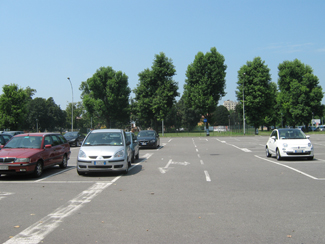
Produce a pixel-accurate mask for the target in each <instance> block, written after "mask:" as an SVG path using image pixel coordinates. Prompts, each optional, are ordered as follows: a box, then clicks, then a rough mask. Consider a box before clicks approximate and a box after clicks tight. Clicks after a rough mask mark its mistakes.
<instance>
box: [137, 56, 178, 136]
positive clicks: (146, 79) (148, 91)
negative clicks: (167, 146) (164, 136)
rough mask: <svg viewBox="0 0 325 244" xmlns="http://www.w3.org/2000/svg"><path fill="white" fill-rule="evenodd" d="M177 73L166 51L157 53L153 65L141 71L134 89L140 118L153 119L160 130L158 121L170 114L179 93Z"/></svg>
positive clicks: (156, 127) (155, 126)
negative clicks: (175, 76)
mask: <svg viewBox="0 0 325 244" xmlns="http://www.w3.org/2000/svg"><path fill="white" fill-rule="evenodd" d="M175 74H176V70H175V66H174V65H173V62H172V60H171V59H168V58H167V57H166V55H165V54H164V53H162V52H161V53H160V54H156V55H155V59H154V62H153V65H152V66H151V70H150V69H145V70H144V71H142V72H140V73H139V81H140V82H139V84H138V85H137V87H136V88H135V89H134V93H135V100H136V104H137V111H138V116H139V118H140V120H146V121H152V123H153V125H154V128H155V130H156V131H158V121H162V120H163V119H165V117H166V116H167V114H168V111H169V110H170V109H171V107H172V106H173V104H174V102H175V97H177V96H178V95H179V94H178V92H177V90H178V84H177V83H176V82H175V81H174V80H173V76H174V75H175Z"/></svg>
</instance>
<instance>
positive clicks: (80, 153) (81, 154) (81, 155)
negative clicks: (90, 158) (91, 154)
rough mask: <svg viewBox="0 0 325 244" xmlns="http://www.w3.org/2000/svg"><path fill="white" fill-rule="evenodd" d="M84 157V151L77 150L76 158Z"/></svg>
mask: <svg viewBox="0 0 325 244" xmlns="http://www.w3.org/2000/svg"><path fill="white" fill-rule="evenodd" d="M86 157H87V155H86V153H85V152H84V151H82V150H79V154H78V158H86Z"/></svg>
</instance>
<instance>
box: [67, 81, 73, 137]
mask: <svg viewBox="0 0 325 244" xmlns="http://www.w3.org/2000/svg"><path fill="white" fill-rule="evenodd" d="M68 80H69V81H70V85H71V92H72V106H71V131H73V88H72V83H71V80H70V77H68Z"/></svg>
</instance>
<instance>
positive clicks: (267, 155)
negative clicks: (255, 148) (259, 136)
mask: <svg viewBox="0 0 325 244" xmlns="http://www.w3.org/2000/svg"><path fill="white" fill-rule="evenodd" d="M265 153H266V157H268V158H269V157H271V156H272V154H271V153H270V152H269V148H268V147H266V148H265Z"/></svg>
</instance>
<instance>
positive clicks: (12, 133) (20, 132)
mask: <svg viewBox="0 0 325 244" xmlns="http://www.w3.org/2000/svg"><path fill="white" fill-rule="evenodd" d="M3 133H6V134H10V135H12V136H15V135H19V134H24V132H23V131H4V132H3Z"/></svg>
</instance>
